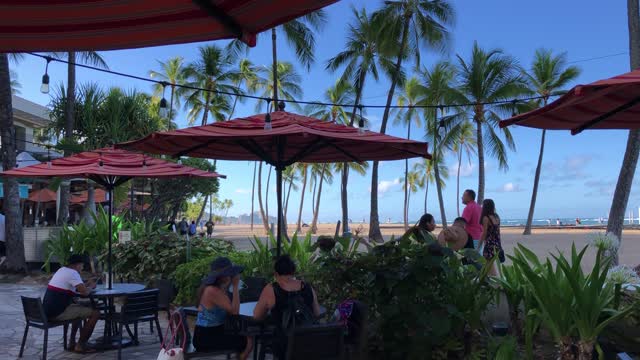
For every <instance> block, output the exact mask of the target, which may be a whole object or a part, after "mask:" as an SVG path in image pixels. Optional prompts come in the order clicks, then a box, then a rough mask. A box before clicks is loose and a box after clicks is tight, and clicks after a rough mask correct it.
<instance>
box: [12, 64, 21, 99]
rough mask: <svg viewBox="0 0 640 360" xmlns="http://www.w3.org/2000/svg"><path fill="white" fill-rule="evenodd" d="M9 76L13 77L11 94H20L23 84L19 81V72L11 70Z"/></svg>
mask: <svg viewBox="0 0 640 360" xmlns="http://www.w3.org/2000/svg"><path fill="white" fill-rule="evenodd" d="M9 78H10V79H11V80H10V82H11V84H10V86H11V95H20V89H22V84H20V82H19V81H18V73H17V72H15V71H13V70H9Z"/></svg>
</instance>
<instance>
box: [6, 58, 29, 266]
mask: <svg viewBox="0 0 640 360" xmlns="http://www.w3.org/2000/svg"><path fill="white" fill-rule="evenodd" d="M15 133H16V128H15V126H14V125H13V107H12V104H11V79H10V75H9V57H8V55H7V54H6V53H4V54H0V136H1V137H2V150H3V151H2V168H3V170H10V169H13V168H15V167H16V144H15ZM3 186H4V201H3V204H2V208H3V210H4V216H5V246H6V250H7V257H6V259H5V261H4V263H3V264H2V267H3V268H4V269H6V270H8V271H11V272H25V271H26V270H27V263H26V261H25V258H24V241H23V235H24V234H23V232H22V216H21V213H20V193H19V190H18V181H17V180H16V179H15V178H5V179H4V180H3Z"/></svg>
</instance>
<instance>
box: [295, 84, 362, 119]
mask: <svg viewBox="0 0 640 360" xmlns="http://www.w3.org/2000/svg"><path fill="white" fill-rule="evenodd" d="M323 100H324V101H325V102H327V103H330V104H334V105H331V106H330V105H316V104H311V105H308V106H307V107H305V110H304V113H305V114H307V115H308V116H311V117H314V118H318V119H321V120H325V121H331V122H334V123H337V124H348V123H349V119H350V118H351V116H352V115H353V113H352V112H350V111H348V110H347V109H345V108H344V107H343V106H342V104H351V103H352V102H353V86H351V84H349V83H348V82H346V81H342V80H341V79H338V81H336V83H335V84H334V85H333V86H331V87H329V88H328V89H327V90H326V91H325V93H324V99H323Z"/></svg>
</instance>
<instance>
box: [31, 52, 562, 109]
mask: <svg viewBox="0 0 640 360" xmlns="http://www.w3.org/2000/svg"><path fill="white" fill-rule="evenodd" d="M26 54H29V55H32V56H36V57H40V58H44V59H47V58H50V59H51V61H56V62H60V63H64V64H68V63H69V61H67V60H64V59H58V58H53V57H48V56H45V55H41V54H36V53H26ZM75 66H78V67H81V68H85V69H90V70H95V71H100V72H104V73H107V74H111V75H118V76H123V77H127V78H130V79H136V80H140V81H146V82H150V83H154V84H160V85H162V84H163V83H165V82H164V81H160V80H154V79H149V78H145V77H142V76H137V75H131V74H126V73H123V72H119V71H113V70H108V69H101V68H98V67H95V66H90V65H85V64H79V63H76V64H75ZM175 86H177V87H180V88H183V89H189V90H197V91H204V92H210V93H214V94H220V95H230V96H238V97H243V98H247V99H255V100H267V99H266V98H264V97H262V96H256V95H248V94H243V93H242V92H240V89H239V88H236V89H237V90H238V91H234V92H230V91H222V90H211V89H205V88H201V87H197V86H191V85H185V84H175ZM559 95H560V94H555V95H553V96H559ZM544 97H545V96H543V95H538V96H530V97H525V98H519V99H516V100H518V101H523V102H524V101H529V100H538V99H542V98H544ZM268 100H270V99H268ZM279 100H280V101H282V102H285V103H293V104H301V105H318V106H343V107H347V106H353V104H343V103H329V102H322V101H304V100H285V99H279ZM513 100H514V99H505V100H497V101H485V102H468V103H457V104H436V105H411V106H412V107H414V108H421V109H431V108H438V107H440V106H442V107H445V108H457V107H469V106H476V105H501V104H508V103H510V102H512V101H513ZM360 106H362V107H364V108H370V109H384V108H386V107H387V106H386V105H366V104H360ZM408 107H410V106H409V105H390V106H389V108H391V109H406V108H408Z"/></svg>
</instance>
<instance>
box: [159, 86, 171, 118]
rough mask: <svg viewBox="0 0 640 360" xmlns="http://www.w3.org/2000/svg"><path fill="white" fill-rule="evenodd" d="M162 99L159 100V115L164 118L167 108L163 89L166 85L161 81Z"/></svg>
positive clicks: (167, 111)
mask: <svg viewBox="0 0 640 360" xmlns="http://www.w3.org/2000/svg"><path fill="white" fill-rule="evenodd" d="M161 84H162V100H160V116H161V117H163V118H166V117H167V115H168V113H169V110H168V109H167V99H165V98H164V90H165V89H166V87H167V83H166V82H162V83H161Z"/></svg>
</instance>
